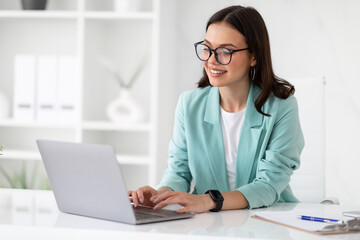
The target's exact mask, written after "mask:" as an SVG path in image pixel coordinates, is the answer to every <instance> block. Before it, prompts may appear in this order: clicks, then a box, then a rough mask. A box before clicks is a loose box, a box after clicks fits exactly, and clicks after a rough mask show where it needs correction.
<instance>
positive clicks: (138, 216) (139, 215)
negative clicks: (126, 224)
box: [135, 211, 166, 220]
mask: <svg viewBox="0 0 360 240" xmlns="http://www.w3.org/2000/svg"><path fill="white" fill-rule="evenodd" d="M135 217H136V220H147V219H160V218H164V217H166V216H163V215H161V214H156V213H147V212H140V211H138V212H135Z"/></svg>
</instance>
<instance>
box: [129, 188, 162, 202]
mask: <svg viewBox="0 0 360 240" xmlns="http://www.w3.org/2000/svg"><path fill="white" fill-rule="evenodd" d="M128 194H129V197H130V199H131V201H132V202H133V203H134V206H135V207H137V206H138V205H144V206H149V207H154V206H155V204H154V203H153V202H152V199H153V198H154V197H155V196H158V195H159V194H160V192H158V191H156V190H155V189H154V188H152V187H150V186H145V187H141V188H138V189H136V190H134V191H128Z"/></svg>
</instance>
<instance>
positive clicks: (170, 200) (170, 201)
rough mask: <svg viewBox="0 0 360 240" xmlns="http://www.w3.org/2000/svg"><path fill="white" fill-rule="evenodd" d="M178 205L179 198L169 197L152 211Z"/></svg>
mask: <svg viewBox="0 0 360 240" xmlns="http://www.w3.org/2000/svg"><path fill="white" fill-rule="evenodd" d="M176 203H179V198H178V197H177V196H175V197H169V198H167V199H165V200H164V201H161V202H159V203H158V204H157V205H155V207H154V209H161V208H164V207H166V206H169V205H173V204H176Z"/></svg>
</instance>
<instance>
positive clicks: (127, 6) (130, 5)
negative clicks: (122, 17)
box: [114, 0, 142, 13]
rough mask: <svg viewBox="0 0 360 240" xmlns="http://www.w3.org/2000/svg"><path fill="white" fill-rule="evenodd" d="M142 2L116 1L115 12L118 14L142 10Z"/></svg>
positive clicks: (139, 0)
mask: <svg viewBox="0 0 360 240" xmlns="http://www.w3.org/2000/svg"><path fill="white" fill-rule="evenodd" d="M141 2H142V1H141V0H114V10H115V11H116V12H122V13H126V12H136V11H139V10H140V9H141Z"/></svg>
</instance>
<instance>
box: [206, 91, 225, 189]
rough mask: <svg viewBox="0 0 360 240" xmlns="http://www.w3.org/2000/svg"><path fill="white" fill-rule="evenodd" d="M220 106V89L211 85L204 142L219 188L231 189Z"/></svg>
mask: <svg viewBox="0 0 360 240" xmlns="http://www.w3.org/2000/svg"><path fill="white" fill-rule="evenodd" d="M219 106H220V104H219V89H218V88H217V87H211V90H210V92H209V96H208V99H207V102H206V108H205V115H204V122H203V133H204V142H205V144H206V148H207V154H208V159H209V161H210V166H211V170H212V174H213V176H214V179H215V181H216V184H217V185H218V189H219V190H221V191H229V182H228V180H227V170H226V161H225V152H224V143H223V137H222V130H221V122H220V107H219Z"/></svg>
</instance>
